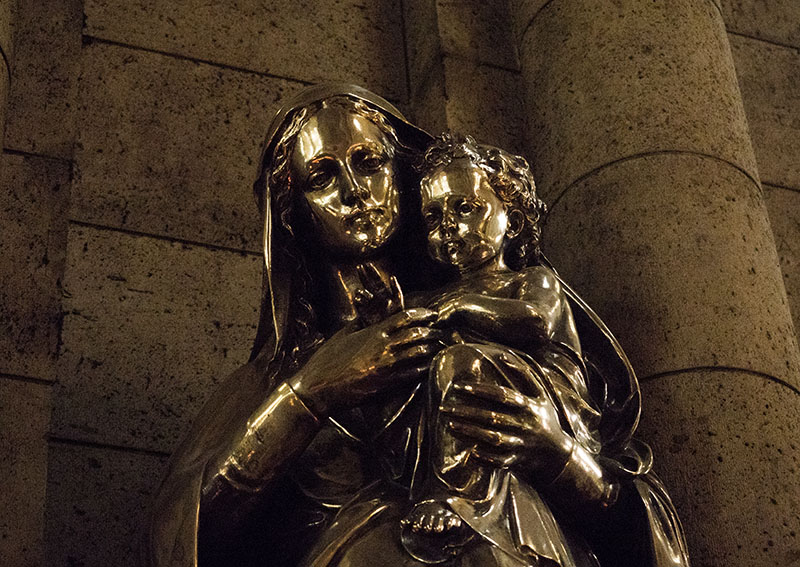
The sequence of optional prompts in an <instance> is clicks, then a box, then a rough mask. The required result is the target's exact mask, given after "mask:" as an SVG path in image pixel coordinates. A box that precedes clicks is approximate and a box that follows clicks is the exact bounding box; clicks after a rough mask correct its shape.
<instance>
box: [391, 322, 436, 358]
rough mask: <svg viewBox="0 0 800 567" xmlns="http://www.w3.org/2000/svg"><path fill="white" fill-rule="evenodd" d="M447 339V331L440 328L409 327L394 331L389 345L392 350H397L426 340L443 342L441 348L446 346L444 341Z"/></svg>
mask: <svg viewBox="0 0 800 567" xmlns="http://www.w3.org/2000/svg"><path fill="white" fill-rule="evenodd" d="M446 339H447V335H446V333H444V332H442V331H440V330H439V329H430V328H428V327H408V328H405V329H400V330H398V331H395V332H394V333H392V342H391V344H390V345H388V346H389V350H390V352H396V351H398V350H402V349H404V348H407V347H409V346H413V345H416V344H419V343H425V342H437V343H441V345H440V349H441V348H444V341H445V340H446Z"/></svg>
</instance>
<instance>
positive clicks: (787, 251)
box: [764, 186, 800, 331]
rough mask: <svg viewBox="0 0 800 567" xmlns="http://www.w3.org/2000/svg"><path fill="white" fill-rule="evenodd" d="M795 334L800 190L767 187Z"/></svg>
mask: <svg viewBox="0 0 800 567" xmlns="http://www.w3.org/2000/svg"><path fill="white" fill-rule="evenodd" d="M764 196H765V197H766V201H767V209H768V210H769V222H770V225H771V226H772V233H773V235H774V237H775V247H776V248H777V250H778V258H779V259H780V263H781V272H782V273H783V283H784V284H785V285H786V295H787V296H788V299H789V308H790V309H791V311H792V319H793V320H794V328H795V331H797V330H798V329H800V191H791V190H789V189H782V188H778V187H769V186H765V187H764Z"/></svg>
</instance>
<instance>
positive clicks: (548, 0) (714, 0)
mask: <svg viewBox="0 0 800 567" xmlns="http://www.w3.org/2000/svg"><path fill="white" fill-rule="evenodd" d="M723 1H724V0H698V2H697V3H698V4H700V3H701V2H703V3H708V4H710V5H712V6H714V7H716V9H717V10H722V4H721V3H722V2H723ZM755 1H758V0H755ZM558 2H569V0H509V4H510V6H511V10H510V11H511V15H512V18H511V23H512V29H513V33H514V37H515V38H516V40H517V42H519V41H521V39H522V36H523V35H524V34H525V31H526V30H527V29H528V27H530V26H531V24H532V23H533V21H534V20H535V19H536V18H537V17H538V16H539V15H540V14H541V13H542V12H544V10H545V9H550V8H551V7H552V6H554V5H555V4H557V3H558Z"/></svg>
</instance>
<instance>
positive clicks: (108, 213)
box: [0, 0, 800, 567]
mask: <svg viewBox="0 0 800 567" xmlns="http://www.w3.org/2000/svg"><path fill="white" fill-rule="evenodd" d="M16 2H17V4H18V6H17V10H16V11H15V13H14V14H13V18H12V17H11V15H10V14H11V10H10V7H11V4H12V3H11V2H7V1H6V2H0V8H2V9H0V49H2V53H3V55H4V57H3V58H2V64H3V65H4V66H6V68H8V69H9V70H10V73H4V72H0V100H3V99H5V96H6V95H5V94H4V93H5V91H6V85H7V80H6V79H7V78H8V77H9V76H10V78H11V80H10V89H8V101H7V111H6V114H5V138H4V145H3V148H4V152H3V155H2V169H0V184H2V188H3V192H2V196H0V205H1V206H0V225H2V226H3V227H4V231H3V233H4V238H3V239H2V241H0V253H2V257H3V261H2V263H0V274H1V275H2V278H0V279H2V287H0V324H2V332H1V333H0V474H2V475H3V477H4V478H7V479H10V481H9V482H7V485H6V489H5V490H4V491H2V492H0V563H3V564H7V565H14V566H17V565H18V566H26V567H27V566H35V565H41V564H49V565H58V566H62V565H63V566H80V565H86V566H92V565H98V566H100V565H118V566H123V567H124V566H133V565H135V562H136V545H137V541H136V540H137V537H138V531H139V529H140V528H141V525H142V522H143V518H144V513H145V510H146V508H147V506H148V504H149V497H150V495H151V494H152V492H153V491H154V489H155V487H156V486H157V483H158V481H159V479H160V477H161V475H162V473H163V470H164V465H165V462H166V458H167V457H168V455H169V452H170V451H171V449H172V448H173V447H174V446H175V443H176V441H177V440H178V438H179V437H180V435H181V432H182V431H183V430H184V429H185V428H186V427H187V425H188V424H189V422H190V421H191V419H192V417H193V416H194V414H195V413H196V412H197V411H198V409H199V407H200V406H201V405H202V403H203V402H204V400H205V399H206V397H207V396H208V394H209V393H210V392H211V390H213V388H214V386H215V384H216V383H218V382H219V381H220V380H221V379H223V378H224V377H225V376H226V375H227V374H228V373H229V372H230V371H231V370H233V369H234V368H235V367H236V366H237V365H239V364H241V363H242V362H244V361H245V360H246V357H247V354H248V351H249V346H250V342H251V340H252V337H253V335H254V333H255V322H256V317H257V307H258V295H259V286H260V263H259V262H260V258H259V253H258V240H259V234H258V226H259V223H258V222H257V213H256V210H255V206H254V203H253V199H252V196H251V187H250V186H251V183H252V179H253V177H254V175H255V170H256V165H257V164H256V162H257V160H258V156H259V151H260V145H261V143H262V137H263V135H264V132H265V129H266V125H267V124H268V122H269V120H270V118H271V115H272V114H273V113H274V111H275V110H276V109H277V108H278V106H279V105H280V103H281V101H282V100H283V99H284V98H285V97H287V96H290V95H291V94H292V93H294V92H296V91H297V90H298V89H300V88H302V87H303V86H304V85H306V84H309V83H311V82H316V81H322V80H347V81H352V82H355V83H359V84H362V85H364V86H366V87H367V88H370V89H372V90H375V91H376V92H378V93H380V94H382V95H383V96H385V97H386V98H388V99H389V100H391V101H392V102H394V103H396V104H397V105H398V106H399V107H400V108H401V109H403V110H404V111H406V112H407V113H408V114H409V115H410V116H411V117H412V118H414V119H416V120H417V121H418V122H419V123H420V124H421V125H422V126H424V127H428V128H430V129H431V130H442V129H445V128H453V129H457V130H461V131H465V132H470V133H473V134H474V135H475V136H476V137H477V138H478V139H479V140H481V141H485V142H489V143H495V144H497V145H500V146H503V147H506V148H508V149H512V150H515V151H520V152H522V151H524V150H525V148H528V147H530V144H531V143H535V140H530V139H528V137H527V132H528V126H527V121H526V114H525V110H524V108H525V106H524V103H523V100H524V92H523V87H522V83H523V81H522V77H521V71H520V69H521V67H520V59H519V54H518V52H517V44H516V41H515V40H514V36H513V34H512V31H511V30H512V23H511V10H510V8H509V6H508V5H507V3H506V2H505V1H498V2H491V3H489V2H482V1H479V0H462V1H455V0H452V1H449V0H403V1H402V2H401V1H393V0H370V1H364V0H318V1H315V2H310V1H308V2H306V1H301V2H297V1H296V0H279V1H275V2H260V1H257V0H244V1H241V2H237V3H227V2H218V3H210V2H203V3H191V2H159V1H156V0H137V1H136V2H131V1H128V0H16ZM721 7H722V13H723V15H724V18H725V21H726V24H727V28H728V39H729V42H730V48H731V52H732V55H733V60H734V62H735V65H736V71H737V75H738V79H739V87H740V89H741V95H742V99H743V102H744V108H745V111H746V114H747V119H748V122H749V127H750V135H751V137H752V141H753V145H754V149H755V155H756V159H757V162H758V172H759V173H760V178H761V181H762V182H763V186H764V195H765V198H766V203H767V206H768V208H769V213H770V223H771V226H772V231H773V233H774V242H775V247H776V248H777V252H778V255H779V257H780V262H781V268H782V271H783V276H784V282H785V286H786V292H787V295H788V298H789V299H788V300H789V303H790V306H791V309H792V311H793V314H794V322H795V326H796V327H800V325H799V323H800V267H798V266H800V258H798V254H799V253H800V7H798V6H797V4H796V2H795V1H794V0H781V1H777V0H776V1H775V2H772V3H770V6H769V7H766V6H765V3H763V2H760V1H759V0H723V1H722V5H721ZM6 8H9V9H8V10H7V9H6ZM7 22H13V24H14V25H13V29H14V34H13V37H14V38H15V41H13V42H12V41H11V37H12V34H11V31H10V30H11V26H10V25H7ZM7 30H8V31H7ZM12 46H13V49H12ZM0 71H3V70H2V69H0ZM1 116H2V114H0V117H1ZM0 123H2V120H0ZM535 165H537V164H535ZM539 167H541V164H539ZM537 173H538V174H539V175H540V176H545V177H546V175H547V172H546V171H539V172H537ZM620 301H623V300H622V299H620ZM742 332H743V333H745V334H746V333H748V332H750V331H749V330H748V329H743V330H742ZM622 334H624V333H622ZM632 354H633V356H634V357H636V355H637V354H636V353H635V352H634V353H632ZM645 378H646V376H645ZM796 383H797V381H796V380H795V384H796ZM765 395H766V394H765ZM769 395H778V396H797V395H798V392H797V389H796V388H794V389H793V388H790V387H787V386H784V385H778V386H777V390H776V391H775V392H772V391H770V393H769ZM675 403H676V404H680V403H681V400H677V401H676V402H675ZM794 407H797V405H795V406H794ZM742 411H748V412H752V414H753V415H754V416H760V415H761V408H760V406H759V405H758V404H755V405H754V406H753V407H749V406H748V407H746V408H745V407H738V406H736V407H734V406H731V407H728V406H725V405H724V404H721V405H720V412H722V414H723V416H724V415H726V414H727V413H729V414H730V415H734V414H737V412H742ZM764 412H765V415H766V414H767V413H769V416H768V420H767V421H768V422H769V424H770V427H773V428H778V429H779V430H782V431H783V433H782V435H784V438H787V437H788V438H790V436H791V435H794V441H793V442H792V443H793V445H792V447H791V449H790V448H789V447H788V446H787V447H783V446H781V447H771V448H763V450H764V451H765V452H770V451H772V452H775V451H778V450H780V451H786V453H785V454H783V455H782V456H780V455H777V453H776V455H775V456H774V457H771V458H780V459H797V454H798V441H797V437H796V429H795V430H794V433H791V432H789V433H787V432H786V430H787V428H790V426H791V425H792V424H794V423H796V421H797V415H794V416H792V415H784V414H781V413H779V412H778V413H776V412H775V411H774V410H770V408H767V409H765V410H764ZM770 412H772V413H770ZM720 426H721V427H724V423H723V424H721V425H720ZM679 441H680V440H679V439H678V440H677V441H676V443H677V442H679ZM658 450H659V451H668V450H670V447H669V446H666V447H659V448H658ZM658 455H659V453H657V458H658ZM792 462H793V463H794V465H793V466H794V467H795V469H794V470H795V471H796V470H797V468H796V467H797V461H792ZM680 475H681V473H677V475H676V476H675V477H674V478H680ZM795 480H796V479H795ZM753 482H754V483H758V482H759V479H753ZM796 484H797V483H796V482H795V486H796ZM670 488H671V489H673V490H674V491H677V492H678V493H679V494H680V493H681V490H682V488H681V487H679V486H671V487H670ZM753 490H756V489H753ZM756 494H758V492H756ZM786 497H787V498H793V499H794V502H795V504H797V506H796V507H795V510H797V509H800V502H797V498H798V495H797V493H796V492H795V493H793V494H790V493H787V494H786ZM769 506H770V504H769V502H768V501H765V502H764V507H765V508H764V510H765V514H768V513H769ZM731 509H732V510H733V509H735V507H732V508H731ZM8 510H12V511H13V513H8V512H5V511H8ZM723 512H724V511H723ZM786 521H787V525H789V524H791V523H792V522H794V524H793V525H795V524H796V522H797V518H796V517H795V518H787V519H786ZM695 537H696V538H699V540H701V541H702V535H697V536H695ZM779 537H780V538H781V539H778V538H779ZM764 545H765V546H767V547H769V546H777V547H778V548H779V549H780V550H782V553H784V557H785V563H786V564H792V561H797V560H798V558H800V542H798V540H797V537H796V534H794V533H791V534H790V533H788V532H787V533H786V534H783V535H781V536H775V537H774V538H773V539H769V538H765V542H764ZM792 554H794V555H792ZM711 556H713V554H711V555H706V556H703V555H701V556H699V557H697V558H696V562H695V564H696V565H699V566H701V567H702V566H703V565H711V564H712V563H710V562H709V561H710V559H707V557H711ZM45 557H46V559H45Z"/></svg>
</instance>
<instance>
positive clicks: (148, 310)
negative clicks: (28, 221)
mask: <svg viewBox="0 0 800 567" xmlns="http://www.w3.org/2000/svg"><path fill="white" fill-rule="evenodd" d="M261 265H262V260H261V258H260V257H259V256H257V255H254V254H242V253H236V252H230V251H227V250H218V249H210V248H206V247H203V246H189V245H186V244H180V243H175V242H169V241H165V240H162V239H155V238H149V237H144V236H134V235H130V234H125V233H120V232H117V231H114V230H99V229H94V228H89V227H81V226H76V225H72V226H71V228H70V232H69V240H68V250H67V269H66V276H65V280H64V289H65V294H66V296H65V299H64V326H63V332H62V348H61V355H60V357H59V366H58V369H59V384H58V386H57V388H56V391H55V396H54V400H53V405H54V410H53V424H52V430H53V432H54V434H55V435H57V436H58V437H62V438H68V439H77V440H82V441H92V442H98V443H105V444H110V445H116V446H124V447H136V448H143V449H149V450H157V451H170V450H172V449H173V447H174V446H175V444H176V442H177V440H178V438H179V436H180V434H181V433H182V431H183V430H184V429H185V427H186V426H188V424H189V422H191V420H192V419H193V418H194V416H195V415H196V414H197V412H198V410H199V409H200V406H201V405H202V404H203V402H204V401H205V400H206V399H207V398H208V396H209V395H210V394H211V392H212V391H213V389H214V388H215V386H216V384H217V383H218V382H220V381H221V380H222V379H224V378H225V377H226V376H227V375H228V374H230V373H231V372H232V371H233V370H235V369H236V368H238V367H239V366H240V365H241V364H244V363H245V362H247V359H248V355H249V350H250V347H251V345H252V340H253V338H254V337H255V331H256V322H257V318H258V307H259V304H260V297H261V291H260V290H261Z"/></svg>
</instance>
